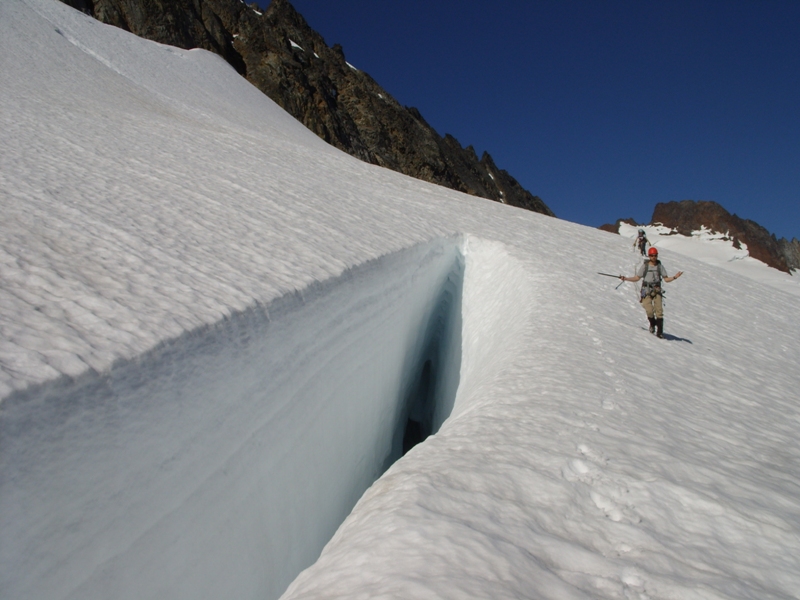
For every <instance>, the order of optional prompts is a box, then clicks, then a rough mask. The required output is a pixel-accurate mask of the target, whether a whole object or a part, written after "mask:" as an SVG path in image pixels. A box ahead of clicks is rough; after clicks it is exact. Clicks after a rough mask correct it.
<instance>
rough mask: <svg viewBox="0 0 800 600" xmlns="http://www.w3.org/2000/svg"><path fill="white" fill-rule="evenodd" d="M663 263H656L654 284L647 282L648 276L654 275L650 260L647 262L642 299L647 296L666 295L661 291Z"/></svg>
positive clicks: (643, 278) (658, 261)
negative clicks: (649, 274)
mask: <svg viewBox="0 0 800 600" xmlns="http://www.w3.org/2000/svg"><path fill="white" fill-rule="evenodd" d="M661 269H662V267H661V261H660V260H657V261H656V269H655V272H656V280H655V281H653V282H648V281H646V278H647V274H648V273H652V272H653V270H652V269H651V268H650V260H646V261H645V263H644V275H643V276H642V298H644V297H645V296H657V295H659V294H660V295H662V296H663V295H664V292H663V290H662V289H661Z"/></svg>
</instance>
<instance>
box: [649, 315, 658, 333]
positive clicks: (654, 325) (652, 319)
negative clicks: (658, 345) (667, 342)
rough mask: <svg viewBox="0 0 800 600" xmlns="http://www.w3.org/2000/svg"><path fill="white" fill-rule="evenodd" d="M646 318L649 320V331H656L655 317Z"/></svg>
mask: <svg viewBox="0 0 800 600" xmlns="http://www.w3.org/2000/svg"><path fill="white" fill-rule="evenodd" d="M647 320H648V321H650V333H655V332H656V319H655V317H647Z"/></svg>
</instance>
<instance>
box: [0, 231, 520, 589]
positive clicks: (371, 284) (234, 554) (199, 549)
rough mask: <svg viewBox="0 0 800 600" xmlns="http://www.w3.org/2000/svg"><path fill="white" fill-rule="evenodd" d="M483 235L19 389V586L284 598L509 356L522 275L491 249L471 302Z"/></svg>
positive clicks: (9, 505)
mask: <svg viewBox="0 0 800 600" xmlns="http://www.w3.org/2000/svg"><path fill="white" fill-rule="evenodd" d="M471 243H472V245H473V247H477V248H478V249H479V250H480V249H482V250H481V251H482V252H483V253H484V254H486V250H487V248H488V249H490V251H489V253H488V254H489V255H496V254H497V252H496V251H497V248H498V247H499V245H498V244H494V245H493V244H491V243H487V242H480V241H477V240H475V241H472V242H471ZM467 245H468V243H467V242H465V241H464V240H460V239H443V240H437V241H434V242H431V243H429V244H426V245H423V246H419V247H415V248H412V249H409V250H406V251H403V252H400V253H397V254H394V255H389V256H385V257H382V258H380V259H376V260H374V261H372V262H370V263H368V264H366V265H363V266H361V267H359V268H356V269H353V270H351V271H349V272H347V273H346V274H344V275H342V276H341V277H338V278H336V279H333V280H331V281H328V282H325V283H321V284H318V285H316V286H314V287H312V288H311V289H306V290H304V291H303V292H296V293H295V294H292V295H289V296H287V297H284V298H281V299H279V300H278V301H276V302H273V303H271V304H270V305H269V306H267V307H261V306H259V307H255V308H253V309H251V310H248V311H246V312H244V313H240V314H236V315H233V316H231V317H230V318H229V319H226V320H225V321H223V322H221V323H217V324H215V325H214V326H211V327H208V328H205V329H203V330H201V331H195V332H192V333H190V334H186V335H184V336H183V337H181V338H179V339H177V340H173V341H171V342H169V343H167V344H165V345H164V346H163V347H161V348H158V349H157V350H155V351H153V352H151V353H150V354H148V355H147V356H144V357H141V358H140V359H138V360H135V361H127V362H124V363H121V364H117V365H115V366H114V368H113V369H112V370H111V371H110V372H109V373H106V374H100V375H98V374H87V375H86V376H84V377H82V378H80V379H79V380H77V381H76V380H69V381H67V380H64V381H57V382H53V383H50V384H47V385H43V386H40V387H37V388H36V389H30V390H27V391H25V392H24V393H17V394H15V395H13V396H11V397H9V398H7V399H6V400H5V401H4V402H3V404H2V413H0V528H2V531H3V540H4V542H3V545H2V546H1V547H0V581H2V588H3V593H2V595H3V597H4V598H7V599H9V600H10V599H17V598H20V599H21V598H42V599H51V598H76V599H77V598H80V599H82V600H86V599H93V598H98V599H99V598H120V599H122V598H131V599H137V600H140V599H142V598H170V599H178V598H187V599H188V598H191V599H192V600H197V599H200V598H215V599H216V598H222V597H228V598H237V599H243V598H260V599H263V598H277V597H278V596H279V595H280V594H281V592H282V591H283V590H284V589H285V588H286V586H287V585H288V584H289V583H290V582H291V580H292V579H293V578H294V577H295V576H296V575H297V574H298V573H299V572H300V571H301V570H302V569H303V568H305V567H307V566H309V565H310V564H311V563H312V562H313V561H314V560H316V558H317V556H318V555H319V552H320V551H321V549H322V547H323V546H324V544H325V543H326V542H327V541H328V540H329V539H330V537H331V536H332V535H333V533H334V532H335V530H336V528H337V527H338V526H339V524H340V523H341V522H342V521H343V520H344V518H345V517H346V516H347V514H348V513H349V512H350V510H351V509H352V507H353V505H354V504H355V503H356V501H357V500H358V498H359V497H360V496H361V494H362V493H363V492H364V491H365V490H366V488H367V487H369V486H370V485H371V483H372V482H373V481H374V480H375V479H376V478H378V477H379V476H380V475H381V474H382V473H383V472H384V471H385V470H386V469H387V468H388V467H389V466H390V465H391V464H392V463H393V462H394V461H395V460H397V459H398V458H399V457H400V456H401V455H402V454H403V453H404V452H405V451H406V450H407V449H408V448H409V447H410V446H411V445H413V444H414V443H416V442H418V441H421V440H422V439H424V437H425V436H426V435H427V434H429V433H435V432H436V431H437V430H438V428H439V427H440V426H441V425H442V423H443V422H444V420H445V419H446V418H447V417H448V415H449V414H450V413H451V411H452V410H453V407H454V405H457V403H459V402H461V398H462V397H463V396H464V395H465V393H466V391H465V388H464V381H463V380H462V383H461V387H460V388H459V375H460V370H464V369H465V368H466V369H467V370H468V373H464V376H465V378H466V379H469V380H470V381H472V382H473V387H474V385H475V384H476V383H477V382H479V381H480V380H485V379H486V376H487V375H490V374H491V372H492V371H493V370H494V369H495V368H496V367H497V365H496V364H495V363H496V360H497V357H498V356H501V354H502V353H499V352H498V351H497V350H498V348H497V345H498V344H502V343H507V342H508V340H509V337H507V336H509V335H511V328H513V323H509V322H508V321H509V319H507V317H508V310H507V309H508V306H507V305H509V303H513V300H511V299H510V298H513V294H512V295H511V296H509V289H508V287H509V285H512V286H513V284H509V281H513V280H514V279H516V280H517V285H518V284H519V281H520V280H521V279H520V277H515V276H514V273H509V272H508V269H509V268H510V267H509V265H510V264H512V263H511V262H510V259H509V257H508V256H504V257H503V259H502V261H500V262H501V263H503V264H500V263H498V262H496V261H494V260H489V263H492V264H481V262H482V261H481V260H476V261H474V262H475V267H474V268H473V267H472V266H470V268H469V272H472V273H474V274H475V278H473V282H472V284H471V285H470V284H469V281H470V279H469V277H467V282H468V283H467V287H466V289H467V290H471V291H468V293H467V295H466V296H465V297H464V303H463V306H462V294H463V292H464V290H465V287H464V286H465V277H464V276H465V255H464V248H465V247H467ZM480 253H481V252H480V251H478V252H473V254H476V255H478V254H480ZM503 261H505V262H503ZM483 262H484V263H485V261H483ZM472 264H473V263H472V262H470V265H472ZM512 270H513V269H512ZM508 277H511V278H512V279H511V280H509V279H506V278H508ZM493 280H494V281H493ZM504 305H506V306H504ZM504 313H505V315H504ZM462 314H463V315H464V318H465V319H466V318H467V317H466V315H468V314H469V315H473V316H472V317H471V323H462ZM510 321H512V322H513V319H511V320H510ZM462 335H463V336H464V338H465V339H464V344H465V345H464V346H463V351H464V352H463V359H464V364H463V365H462ZM504 336H506V337H504ZM481 340H483V342H485V343H484V344H483V345H482V346H481V345H480V342H481ZM492 340H494V342H495V343H494V344H493V343H491V342H492ZM457 390H458V398H457Z"/></svg>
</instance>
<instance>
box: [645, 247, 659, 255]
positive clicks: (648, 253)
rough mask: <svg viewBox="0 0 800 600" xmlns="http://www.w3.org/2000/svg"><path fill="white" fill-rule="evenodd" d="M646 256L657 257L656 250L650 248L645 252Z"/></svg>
mask: <svg viewBox="0 0 800 600" xmlns="http://www.w3.org/2000/svg"><path fill="white" fill-rule="evenodd" d="M647 256H658V250H656V249H655V248H650V250H648V251H647Z"/></svg>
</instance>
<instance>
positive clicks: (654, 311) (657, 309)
mask: <svg viewBox="0 0 800 600" xmlns="http://www.w3.org/2000/svg"><path fill="white" fill-rule="evenodd" d="M642 306H643V307H644V310H645V312H646V313H647V318H648V319H652V318H653V317H655V318H656V319H663V318H664V306H663V304H662V302H661V294H656V295H655V296H650V295H649V294H648V295H647V296H645V297H644V298H642Z"/></svg>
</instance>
